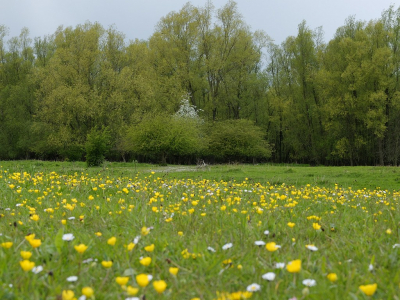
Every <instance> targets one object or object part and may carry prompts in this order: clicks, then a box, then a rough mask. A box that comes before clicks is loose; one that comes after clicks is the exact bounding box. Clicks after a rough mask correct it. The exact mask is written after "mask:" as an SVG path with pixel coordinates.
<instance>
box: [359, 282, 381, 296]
mask: <svg viewBox="0 0 400 300" xmlns="http://www.w3.org/2000/svg"><path fill="white" fill-rule="evenodd" d="M377 288H378V284H376V283H374V284H367V285H360V286H359V289H360V290H361V291H362V292H363V293H364V294H365V295H367V296H372V295H373V294H375V292H376V289H377Z"/></svg>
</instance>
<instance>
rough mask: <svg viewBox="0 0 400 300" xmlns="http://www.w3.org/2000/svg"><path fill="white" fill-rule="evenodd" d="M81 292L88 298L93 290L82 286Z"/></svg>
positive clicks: (92, 293)
mask: <svg viewBox="0 0 400 300" xmlns="http://www.w3.org/2000/svg"><path fill="white" fill-rule="evenodd" d="M82 294H83V295H85V296H86V297H88V298H90V297H92V296H93V295H94V291H93V289H92V288H91V287H89V286H85V287H84V288H82Z"/></svg>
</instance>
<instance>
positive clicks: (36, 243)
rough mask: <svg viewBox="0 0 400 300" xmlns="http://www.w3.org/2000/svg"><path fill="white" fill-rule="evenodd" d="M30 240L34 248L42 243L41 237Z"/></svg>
mask: <svg viewBox="0 0 400 300" xmlns="http://www.w3.org/2000/svg"><path fill="white" fill-rule="evenodd" d="M28 242H29V244H31V246H32V247H33V248H37V247H39V246H40V245H41V244H42V241H41V240H40V239H30V240H28Z"/></svg>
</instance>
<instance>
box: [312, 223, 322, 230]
mask: <svg viewBox="0 0 400 300" xmlns="http://www.w3.org/2000/svg"><path fill="white" fill-rule="evenodd" d="M312 227H313V228H314V229H315V230H320V229H321V225H319V224H318V223H313V224H312Z"/></svg>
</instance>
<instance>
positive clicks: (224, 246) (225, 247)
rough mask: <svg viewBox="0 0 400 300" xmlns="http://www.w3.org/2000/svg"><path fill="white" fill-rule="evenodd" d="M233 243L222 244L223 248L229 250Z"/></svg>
mask: <svg viewBox="0 0 400 300" xmlns="http://www.w3.org/2000/svg"><path fill="white" fill-rule="evenodd" d="M232 246H233V244H232V243H228V244H225V245H223V246H222V250H227V249H229V248H232Z"/></svg>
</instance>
